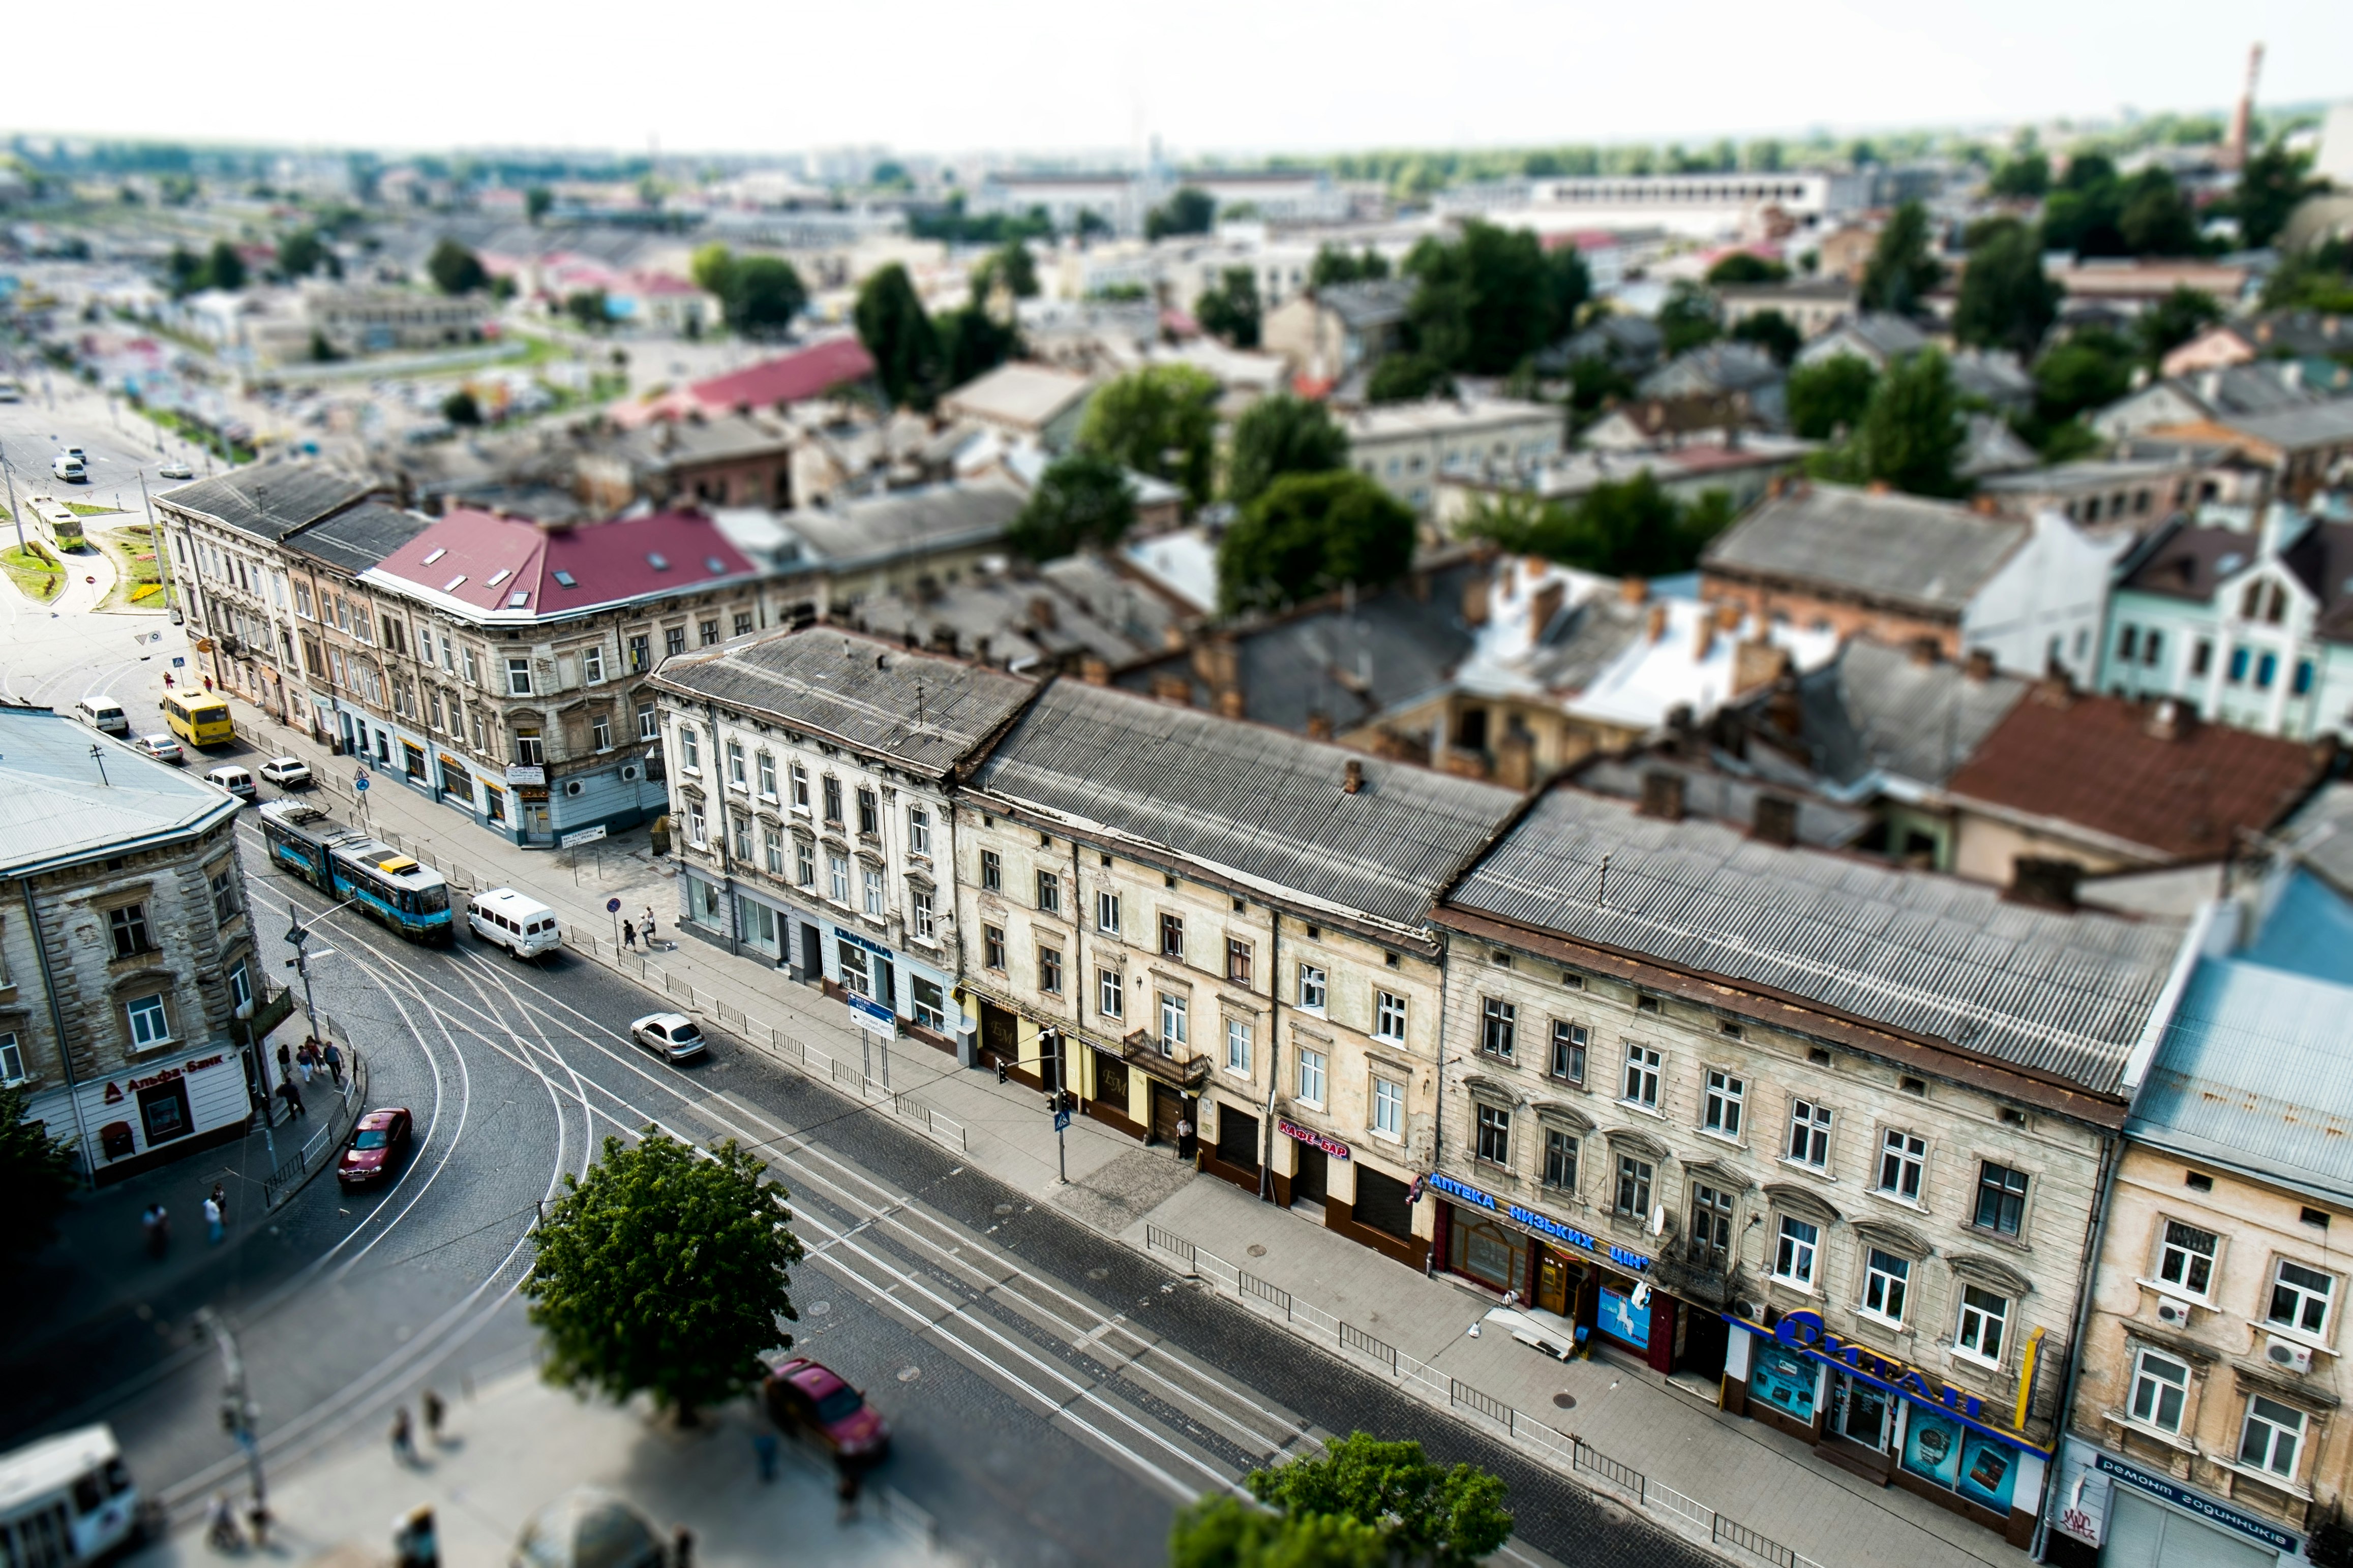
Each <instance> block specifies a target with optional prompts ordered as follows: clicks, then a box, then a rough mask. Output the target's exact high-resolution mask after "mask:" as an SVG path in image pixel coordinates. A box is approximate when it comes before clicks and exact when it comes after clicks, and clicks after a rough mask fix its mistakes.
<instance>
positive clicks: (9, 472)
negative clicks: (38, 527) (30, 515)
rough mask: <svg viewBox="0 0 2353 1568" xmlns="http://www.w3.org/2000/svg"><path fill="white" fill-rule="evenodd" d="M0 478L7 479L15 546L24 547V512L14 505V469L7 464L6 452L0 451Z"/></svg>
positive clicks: (10, 518)
mask: <svg viewBox="0 0 2353 1568" xmlns="http://www.w3.org/2000/svg"><path fill="white" fill-rule="evenodd" d="M0 478H5V479H7V481H8V521H11V522H13V523H15V524H16V548H17V549H19V550H22V549H24V548H25V514H24V512H23V511H22V510H19V509H18V508H17V505H16V469H14V468H10V467H9V466H8V454H7V453H5V452H0Z"/></svg>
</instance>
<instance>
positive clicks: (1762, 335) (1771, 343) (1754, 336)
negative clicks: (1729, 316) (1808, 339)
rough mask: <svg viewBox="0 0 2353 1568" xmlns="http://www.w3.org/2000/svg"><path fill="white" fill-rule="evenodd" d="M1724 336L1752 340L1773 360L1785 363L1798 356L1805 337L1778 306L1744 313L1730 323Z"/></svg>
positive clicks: (1749, 341)
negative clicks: (1801, 335) (1730, 325)
mask: <svg viewBox="0 0 2353 1568" xmlns="http://www.w3.org/2000/svg"><path fill="white" fill-rule="evenodd" d="M1725 336H1726V337H1728V338H1730V339H1732V340H1733V341H1734V342H1742V343H1755V344H1756V345H1757V347H1758V348H1760V349H1763V350H1764V351H1765V352H1766V353H1769V354H1771V355H1772V356H1773V358H1774V361H1775V363H1779V364H1788V363H1789V362H1790V361H1791V360H1793V359H1795V358H1797V357H1798V350H1799V348H1801V347H1802V346H1804V343H1805V339H1804V338H1802V337H1800V336H1799V333H1798V323H1797V322H1795V321H1791V320H1789V318H1788V317H1787V316H1785V315H1783V314H1781V312H1780V311H1778V310H1758V311H1757V312H1756V313H1755V314H1754V315H1749V316H1743V317H1742V318H1741V319H1740V320H1739V321H1736V322H1734V323H1733V326H1732V330H1731V331H1729V332H1726V333H1725Z"/></svg>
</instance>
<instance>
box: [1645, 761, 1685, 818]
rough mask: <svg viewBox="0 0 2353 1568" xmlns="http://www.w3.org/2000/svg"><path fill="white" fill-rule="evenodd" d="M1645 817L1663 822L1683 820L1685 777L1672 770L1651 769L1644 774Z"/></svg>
mask: <svg viewBox="0 0 2353 1568" xmlns="http://www.w3.org/2000/svg"><path fill="white" fill-rule="evenodd" d="M1641 813H1642V815H1643V816H1655V817H1657V818H1659V819H1660V820H1661V821H1662V822H1681V821H1682V820H1683V774H1681V773H1677V772H1675V771H1674V770H1673V769H1672V768H1651V769H1650V770H1648V771H1647V772H1645V773H1643V774H1642V805H1641Z"/></svg>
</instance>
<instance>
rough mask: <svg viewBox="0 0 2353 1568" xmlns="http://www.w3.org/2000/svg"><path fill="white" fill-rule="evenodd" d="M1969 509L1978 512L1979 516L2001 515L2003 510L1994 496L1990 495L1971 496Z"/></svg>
mask: <svg viewBox="0 0 2353 1568" xmlns="http://www.w3.org/2000/svg"><path fill="white" fill-rule="evenodd" d="M1969 510H1971V511H1973V512H1975V513H1977V514H1978V516H1979V517H1994V516H1998V515H2000V511H2001V508H2000V505H1999V504H1997V503H1996V501H1995V500H1994V499H1993V497H1991V496H1989V495H1974V496H1971V497H1970V498H1969Z"/></svg>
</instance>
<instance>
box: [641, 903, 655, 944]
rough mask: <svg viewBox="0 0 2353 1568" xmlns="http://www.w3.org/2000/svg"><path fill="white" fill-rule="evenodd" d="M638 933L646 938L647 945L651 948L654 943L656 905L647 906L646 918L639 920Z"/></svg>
mask: <svg viewBox="0 0 2353 1568" xmlns="http://www.w3.org/2000/svg"><path fill="white" fill-rule="evenodd" d="M638 935H640V936H642V937H644V938H645V939H646V946H647V948H648V949H649V950H651V948H652V947H653V945H654V907H653V906H652V905H651V904H648V905H647V906H646V918H645V919H644V920H642V921H639V922H638Z"/></svg>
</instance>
